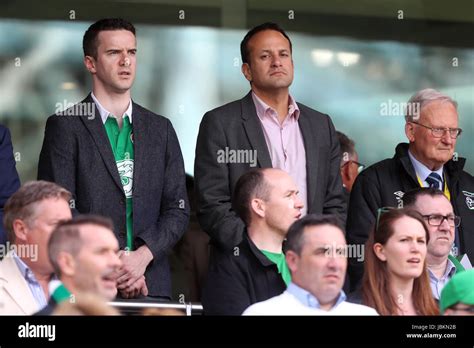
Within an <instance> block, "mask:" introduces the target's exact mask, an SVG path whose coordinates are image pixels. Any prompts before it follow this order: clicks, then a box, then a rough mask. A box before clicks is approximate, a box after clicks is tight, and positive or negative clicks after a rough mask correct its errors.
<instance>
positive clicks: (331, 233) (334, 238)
mask: <svg viewBox="0 0 474 348" xmlns="http://www.w3.org/2000/svg"><path fill="white" fill-rule="evenodd" d="M304 238H305V245H311V248H315V247H319V246H321V247H323V246H328V245H332V244H334V243H336V244H345V239H344V235H343V233H342V231H341V230H340V229H339V228H337V227H336V226H332V225H318V226H308V227H306V228H305V229H304Z"/></svg>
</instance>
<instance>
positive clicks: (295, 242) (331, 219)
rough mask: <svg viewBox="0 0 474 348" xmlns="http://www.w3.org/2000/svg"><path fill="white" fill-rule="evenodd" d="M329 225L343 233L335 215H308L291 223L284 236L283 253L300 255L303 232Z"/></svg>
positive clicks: (342, 228)
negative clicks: (290, 252) (313, 227)
mask: <svg viewBox="0 0 474 348" xmlns="http://www.w3.org/2000/svg"><path fill="white" fill-rule="evenodd" d="M322 225H330V226H334V227H337V228H339V229H340V230H341V231H342V232H343V233H344V227H343V226H342V225H341V222H340V221H339V219H338V218H337V216H336V215H320V214H308V215H306V216H304V217H302V218H301V219H299V220H296V221H295V222H293V224H292V225H291V226H290V228H289V229H288V234H287V235H286V242H285V251H289V250H291V251H293V252H295V253H296V254H298V255H300V254H301V250H302V249H303V244H304V231H305V229H306V228H307V227H312V226H322Z"/></svg>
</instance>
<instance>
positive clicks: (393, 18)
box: [0, 0, 474, 182]
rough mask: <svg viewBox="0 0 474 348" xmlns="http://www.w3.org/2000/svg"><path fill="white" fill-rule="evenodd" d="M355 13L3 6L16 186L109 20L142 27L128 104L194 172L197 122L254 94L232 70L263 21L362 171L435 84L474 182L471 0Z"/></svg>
mask: <svg viewBox="0 0 474 348" xmlns="http://www.w3.org/2000/svg"><path fill="white" fill-rule="evenodd" d="M350 4H351V5H348V2H341V1H318V2H313V1H294V2H291V4H288V2H287V1H271V2H270V1H226V0H224V1H199V2H195V1H194V2H193V1H152V0H150V1H113V0H109V1H81V2H79V1H58V0H56V1H55V0H46V1H44V2H41V3H40V2H27V1H17V2H12V1H9V0H4V1H2V4H1V5H0V16H1V18H0V123H2V124H5V125H6V126H8V127H9V128H10V130H11V131H12V138H13V144H14V151H15V154H16V158H17V161H18V162H17V169H18V171H19V173H20V176H21V179H22V182H25V181H27V180H32V179H35V178H36V170H37V163H38V155H39V152H40V149H41V144H42V141H43V135H44V126H45V122H46V119H47V117H48V116H49V115H52V114H53V113H55V112H57V111H59V110H62V109H64V108H66V107H68V106H69V105H71V104H73V103H76V102H78V101H80V100H82V99H83V98H84V97H85V96H86V95H87V94H88V93H89V92H90V86H91V79H90V76H89V73H88V72H87V70H86V69H85V68H84V65H83V53H82V36H83V34H84V32H85V30H86V29H87V27H88V26H89V25H90V24H91V23H92V22H93V21H95V20H96V19H97V18H101V17H106V16H107V17H111V16H123V17H125V18H127V19H129V20H131V21H132V22H133V23H134V24H135V25H136V27H137V39H138V63H137V64H138V65H137V67H138V68H137V77H136V80H135V84H134V87H133V91H132V97H133V99H134V101H135V102H137V103H139V104H141V105H142V106H144V107H146V108H148V109H150V110H152V111H153V112H155V113H158V114H161V115H163V116H166V117H168V118H169V119H170V120H171V122H172V123H173V125H174V127H175V129H176V131H177V134H178V137H179V140H180V143H181V147H182V151H183V155H184V159H185V167H186V172H187V173H189V174H193V164H194V150H195V143H196V136H197V133H198V128H199V123H200V120H201V118H202V116H203V114H204V113H205V112H206V111H208V110H211V109H213V108H215V107H217V106H220V105H222V104H225V103H228V102H230V101H233V100H235V99H240V98H242V97H243V96H244V95H245V94H246V93H247V92H248V90H249V84H248V83H247V81H246V80H245V78H244V77H243V75H242V73H241V71H240V66H241V59H240V50H239V45H240V41H241V40H242V38H243V36H244V35H245V33H246V32H247V28H250V27H252V26H254V25H257V24H260V23H262V22H265V21H268V20H271V21H276V22H278V23H280V24H281V25H282V26H283V27H284V28H285V29H287V31H288V33H289V36H290V38H291V39H292V42H293V59H294V64H295V80H294V83H293V85H292V87H291V93H292V95H293V96H294V97H295V98H296V100H297V101H299V102H301V103H304V104H306V105H308V106H309V107H312V108H314V109H317V110H318V111H321V112H323V113H327V114H329V115H330V116H331V117H332V119H333V121H334V124H335V126H336V128H337V129H338V130H340V131H342V132H344V133H346V134H347V135H348V136H349V137H351V138H352V139H354V140H355V142H356V148H357V150H358V152H359V158H360V162H362V163H364V164H366V165H370V164H372V163H375V162H377V161H379V160H382V159H384V158H387V157H392V156H393V154H394V148H395V146H396V144H397V143H399V142H401V141H406V138H405V135H404V118H403V110H402V109H400V107H401V105H403V103H406V102H407V101H408V99H409V98H410V96H411V95H412V94H414V93H415V92H416V91H417V90H419V89H422V88H427V87H432V88H436V89H439V90H440V91H442V92H444V93H446V94H448V95H450V96H451V97H453V98H454V99H455V100H457V101H458V104H459V115H460V127H461V128H463V130H464V132H463V134H462V136H461V137H460V138H459V140H458V144H457V152H458V154H459V156H462V157H468V161H467V165H466V168H465V169H466V170H467V171H468V172H470V173H474V156H473V154H474V146H473V137H474V42H473V38H472V33H473V32H474V31H473V30H472V29H473V28H474V26H473V23H474V18H473V17H474V16H473V11H472V2H471V1H463V0H461V1H459V2H458V5H457V6H449V7H448V6H447V5H446V4H444V5H443V3H442V2H437V1H434V2H430V4H429V5H428V4H427V2H426V1H411V2H410V1H376V0H372V1H369V0H363V1H358V2H357V3H356V2H350ZM27 5H28V6H27ZM71 11H73V12H71ZM182 11H184V12H182ZM400 11H402V12H400ZM183 15H184V18H182V17H183ZM71 17H74V18H71ZM400 17H401V18H400Z"/></svg>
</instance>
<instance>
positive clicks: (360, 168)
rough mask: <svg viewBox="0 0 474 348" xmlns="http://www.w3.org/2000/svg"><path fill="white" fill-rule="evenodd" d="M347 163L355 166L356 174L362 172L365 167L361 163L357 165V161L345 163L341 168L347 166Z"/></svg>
mask: <svg viewBox="0 0 474 348" xmlns="http://www.w3.org/2000/svg"><path fill="white" fill-rule="evenodd" d="M349 163H354V164H357V172H358V173H360V172H361V171H363V170H364V168H365V165H363V164H362V163H359V162H357V161H353V160H349V161H347V162H346V163H344V164H343V165H342V166H341V168H344V167H345V166H347V165H348V164H349Z"/></svg>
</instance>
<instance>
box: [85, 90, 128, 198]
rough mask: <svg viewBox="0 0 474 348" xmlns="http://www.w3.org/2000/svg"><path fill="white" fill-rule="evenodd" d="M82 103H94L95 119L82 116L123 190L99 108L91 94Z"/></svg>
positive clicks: (107, 165) (110, 172)
mask: <svg viewBox="0 0 474 348" xmlns="http://www.w3.org/2000/svg"><path fill="white" fill-rule="evenodd" d="M82 103H93V104H94V108H95V114H94V115H95V117H94V118H93V119H89V118H87V117H81V120H82V122H83V123H84V125H85V127H86V128H87V130H88V131H89V133H90V134H91V136H92V139H93V140H94V143H95V145H96V146H97V150H98V151H99V153H100V156H101V157H102V160H103V161H104V164H105V167H106V168H107V170H108V172H109V174H110V175H111V176H112V179H113V180H114V182H115V184H116V185H117V187H118V188H119V189H120V190H121V191H122V192H123V187H122V182H121V180H120V175H119V173H118V170H117V163H116V162H115V158H114V154H113V152H112V147H111V146H110V141H109V138H108V137H107V133H106V132H105V128H104V124H103V123H102V119H101V117H100V112H99V109H97V106H96V105H95V103H94V100H93V99H92V97H91V95H90V94H89V95H88V96H87V98H86V99H84V100H83V101H82Z"/></svg>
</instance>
